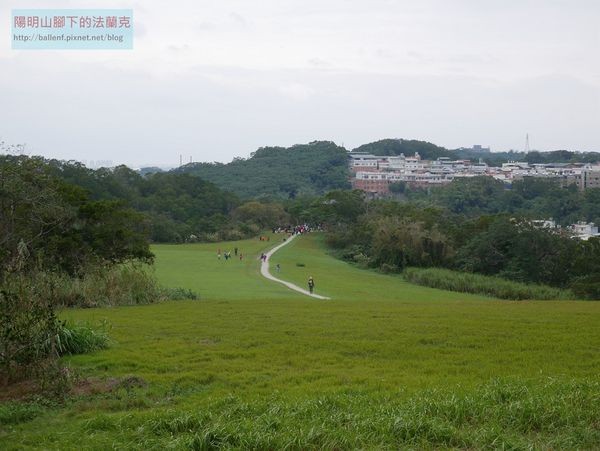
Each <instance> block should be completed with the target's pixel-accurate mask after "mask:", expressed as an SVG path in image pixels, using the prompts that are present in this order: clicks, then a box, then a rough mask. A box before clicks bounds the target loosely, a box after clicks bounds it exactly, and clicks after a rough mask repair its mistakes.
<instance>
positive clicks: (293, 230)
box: [217, 224, 315, 294]
mask: <svg viewBox="0 0 600 451" xmlns="http://www.w3.org/2000/svg"><path fill="white" fill-rule="evenodd" d="M310 231H311V228H310V227H309V226H308V225H306V224H303V225H300V226H296V227H291V226H288V227H286V228H278V229H273V233H281V232H284V233H289V234H291V235H296V234H303V233H307V232H310ZM259 240H260V241H270V238H269V237H265V236H260V237H259ZM284 241H285V239H284ZM221 257H223V259H225V261H227V260H229V259H232V258H234V257H239V259H240V261H242V260H243V258H244V254H242V252H241V251H240V249H238V248H237V247H234V248H233V255H231V251H229V250H226V251H223V252H221V248H219V249H218V250H217V259H218V260H221ZM267 259H268V255H267V254H265V253H264V252H261V254H260V261H261V262H262V263H266V261H267ZM275 270H276V271H277V272H278V273H279V272H281V264H279V263H277V264H276V265H275ZM314 290H315V280H314V279H313V277H312V276H310V277H309V278H308V291H309V292H310V294H313V292H314Z"/></svg>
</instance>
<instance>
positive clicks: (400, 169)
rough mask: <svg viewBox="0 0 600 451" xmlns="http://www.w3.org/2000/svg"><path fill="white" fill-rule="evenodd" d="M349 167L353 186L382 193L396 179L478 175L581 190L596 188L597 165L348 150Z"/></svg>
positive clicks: (433, 181) (421, 181)
mask: <svg viewBox="0 0 600 451" xmlns="http://www.w3.org/2000/svg"><path fill="white" fill-rule="evenodd" d="M350 169H351V171H352V173H354V174H355V175H354V177H353V180H352V184H353V187H354V188H356V189H364V190H365V191H367V192H369V193H373V194H386V193H388V192H389V189H388V186H389V184H390V183H394V182H399V181H401V182H405V183H406V184H408V185H409V186H413V187H425V186H428V185H441V184H445V183H449V182H451V181H452V180H454V179H456V178H465V177H475V176H481V175H485V176H490V177H493V178H495V179H496V180H500V181H502V182H504V183H507V184H510V183H512V181H514V180H522V179H523V178H525V177H538V178H548V179H554V180H557V181H559V182H560V183H561V184H563V185H565V186H566V185H569V184H576V185H577V186H578V187H579V189H581V190H585V189H590V188H600V166H591V165H589V164H585V165H584V164H582V163H578V164H565V163H550V164H530V163H527V162H520V161H509V162H508V163H503V164H502V166H501V167H490V166H488V165H487V164H485V163H483V162H482V161H481V160H480V161H479V163H473V162H471V161H470V160H451V159H450V158H448V157H440V158H438V159H437V160H423V159H422V158H421V156H420V155H419V154H418V153H415V155H414V156H412V157H406V156H405V155H404V154H400V155H397V156H376V155H371V154H366V153H351V154H350ZM366 173H369V174H370V175H367V174H366ZM359 174H361V175H360V176H359Z"/></svg>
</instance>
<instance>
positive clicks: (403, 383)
mask: <svg viewBox="0 0 600 451" xmlns="http://www.w3.org/2000/svg"><path fill="white" fill-rule="evenodd" d="M281 238H282V237H281V236H277V235H273V236H272V238H271V241H270V242H260V241H258V240H248V241H242V242H237V243H218V244H194V245H179V246H176V245H173V246H171V245H160V246H154V248H153V251H154V252H155V253H156V256H157V261H156V268H155V271H156V275H157V277H158V278H159V280H160V281H161V283H163V284H164V285H167V286H173V287H175V286H182V287H185V288H190V289H193V290H194V291H196V292H197V293H198V294H200V296H201V300H198V301H173V302H168V303H163V304H158V305H148V306H139V307H123V308H112V309H89V310H68V311H64V312H62V316H63V317H65V318H68V319H71V320H75V321H77V320H80V321H83V320H85V321H100V320H103V319H106V320H107V321H108V322H109V323H110V324H111V325H112V329H111V330H110V336H111V337H112V339H113V340H114V342H113V344H112V346H111V347H110V348H109V349H107V350H103V351H98V352H95V353H93V354H88V355H81V356H74V357H70V358H68V359H67V361H68V362H69V364H70V365H71V366H72V367H73V368H75V369H76V370H77V371H78V372H79V373H80V374H81V376H82V377H83V378H90V380H94V381H97V382H98V383H99V384H100V383H102V382H106V381H108V382H106V384H105V385H111V384H112V385H111V387H112V388H111V390H110V391H106V390H103V389H102V387H103V385H102V384H100V385H99V388H98V390H97V391H99V392H100V393H97V394H93V393H90V391H93V390H88V391H85V392H83V393H82V394H81V395H80V396H78V397H76V398H74V399H73V400H71V401H69V402H68V403H67V404H66V405H64V406H52V405H43V404H40V403H9V404H5V405H3V406H0V448H1V449H13V448H14V449H19V448H36V447H37V448H45V449H107V448H117V449H164V448H171V449H211V448H218V447H222V448H239V449H245V448H254V449H277V448H288V449H317V448H327V449H332V448H338V449H341V448H386V449H398V448H436V449H437V448H471V449H473V448H484V447H487V448H510V449H521V448H523V449H525V448H527V447H529V446H532V447H534V448H536V447H537V448H555V449H558V448H587V449H593V448H600V376H599V373H600V327H598V325H599V324H600V303H593V302H579V301H562V302H554V301H543V302H536V301H526V302H525V301H521V302H508V301H499V300H494V299H490V298H485V297H477V296H473V295H466V294H459V293H452V292H446V291H441V290H436V289H430V288H424V287H419V286H416V285H411V284H408V283H406V282H404V281H403V280H402V279H401V278H399V277H397V276H388V275H382V274H378V273H375V272H371V271H365V270H360V269H357V268H355V267H353V266H351V265H348V264H347V263H344V262H341V261H339V260H336V259H334V258H332V257H330V256H328V255H327V254H326V252H325V251H324V248H323V244H322V238H321V237H320V236H318V235H313V236H309V237H301V238H299V239H297V240H295V241H294V242H292V243H291V244H290V245H289V246H286V247H285V248H283V249H282V250H281V251H280V252H278V253H277V254H275V255H274V256H273V257H272V259H271V265H272V266H274V265H275V264H277V263H279V264H280V265H281V273H280V274H279V276H280V277H281V278H285V279H286V280H289V281H292V282H295V283H297V284H298V285H300V286H303V287H304V286H305V285H306V280H307V278H308V276H309V275H312V276H313V277H314V278H315V281H316V289H317V293H319V294H324V295H327V296H330V297H331V298H332V299H331V300H329V301H321V300H315V299H312V298H308V297H306V296H303V295H301V294H298V293H295V292H293V291H290V290H288V289H287V288H285V287H283V286H282V285H280V284H276V283H273V282H269V281H267V280H265V279H263V278H261V277H260V275H259V262H258V260H257V257H258V255H259V254H260V252H261V251H263V250H266V249H267V248H269V247H272V246H274V245H275V244H277V243H278V242H279V241H280V240H281ZM234 247H238V248H239V249H240V250H241V252H242V253H243V254H244V255H245V258H244V259H243V260H242V261H240V260H239V259H236V258H234V259H232V260H230V261H227V262H226V261H224V260H218V259H217V251H218V249H221V251H224V250H233V248H234ZM298 264H300V265H303V266H298ZM111 381H112V382H111Z"/></svg>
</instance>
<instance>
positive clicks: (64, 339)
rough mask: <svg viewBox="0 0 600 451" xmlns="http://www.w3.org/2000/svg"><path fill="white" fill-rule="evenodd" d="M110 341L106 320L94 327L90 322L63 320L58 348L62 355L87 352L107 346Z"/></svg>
mask: <svg viewBox="0 0 600 451" xmlns="http://www.w3.org/2000/svg"><path fill="white" fill-rule="evenodd" d="M109 341H110V340H109V338H108V323H106V322H102V323H101V324H100V326H99V327H92V326H91V325H90V324H89V323H85V324H75V323H72V322H63V323H62V324H61V325H60V327H59V330H58V334H57V338H56V348H57V350H58V353H59V354H60V355H68V354H85V353H87V352H92V351H96V350H98V349H105V348H107V347H108V344H109Z"/></svg>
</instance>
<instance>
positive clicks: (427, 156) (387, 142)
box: [352, 139, 456, 160]
mask: <svg viewBox="0 0 600 451" xmlns="http://www.w3.org/2000/svg"><path fill="white" fill-rule="evenodd" d="M352 152H365V153H370V154H373V155H385V156H391V155H400V154H401V153H403V154H404V155H405V156H407V157H408V156H413V155H414V154H415V152H418V153H419V155H421V158H423V159H424V160H437V159H438V158H439V157H450V158H455V157H456V155H455V154H454V153H452V152H451V151H449V150H448V149H444V148H443V147H440V146H436V145H435V144H432V143H430V142H426V141H418V140H415V139H382V140H380V141H376V142H372V143H369V144H363V145H362V146H359V147H357V148H356V149H353V150H352Z"/></svg>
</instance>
